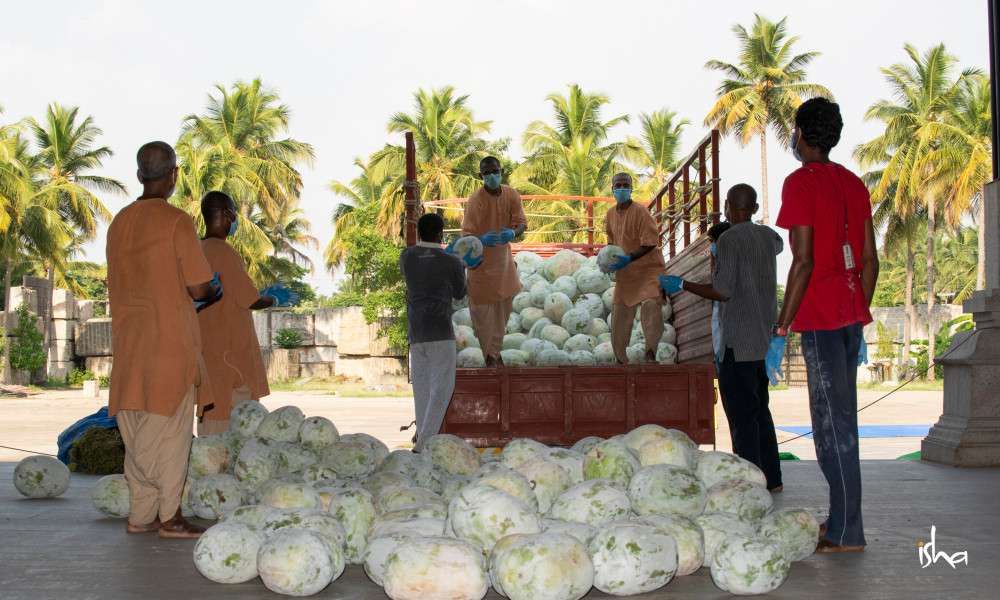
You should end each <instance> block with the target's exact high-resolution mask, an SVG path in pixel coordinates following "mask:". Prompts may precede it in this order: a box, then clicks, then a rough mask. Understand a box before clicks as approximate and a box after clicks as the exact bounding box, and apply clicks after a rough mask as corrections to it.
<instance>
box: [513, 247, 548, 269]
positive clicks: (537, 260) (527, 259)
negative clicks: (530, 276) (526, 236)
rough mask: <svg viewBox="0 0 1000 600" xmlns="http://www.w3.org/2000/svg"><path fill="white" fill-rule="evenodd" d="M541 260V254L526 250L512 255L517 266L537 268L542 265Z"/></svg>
mask: <svg viewBox="0 0 1000 600" xmlns="http://www.w3.org/2000/svg"><path fill="white" fill-rule="evenodd" d="M543 260H544V259H543V258H542V257H541V256H538V255H537V254H535V253H534V252H530V251H527V250H525V251H523V252H518V253H517V256H515V257H514V263H515V264H516V265H517V266H518V268H522V267H524V268H528V269H537V268H538V267H540V266H541V265H542V261H543Z"/></svg>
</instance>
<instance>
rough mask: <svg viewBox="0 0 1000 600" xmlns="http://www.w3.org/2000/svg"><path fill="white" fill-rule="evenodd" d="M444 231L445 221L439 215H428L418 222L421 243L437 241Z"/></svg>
mask: <svg viewBox="0 0 1000 600" xmlns="http://www.w3.org/2000/svg"><path fill="white" fill-rule="evenodd" d="M443 231H444V219H442V218H441V215H439V214H437V213H427V214H426V215H424V216H422V217H420V219H419V220H418V221H417V235H419V236H420V241H422V242H428V241H431V240H436V239H438V238H439V236H440V235H441V232H443Z"/></svg>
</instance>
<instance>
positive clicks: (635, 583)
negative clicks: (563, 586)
mask: <svg viewBox="0 0 1000 600" xmlns="http://www.w3.org/2000/svg"><path fill="white" fill-rule="evenodd" d="M588 550H589V551H590V558H591V560H592V561H593V562H594V587H596V588H597V589H599V590H601V591H602V592H604V593H606V594H612V595H614V596H632V595H635V594H644V593H646V592H651V591H653V590H657V589H659V588H661V587H663V586H665V585H667V583H669V582H670V580H671V579H673V577H674V574H675V573H676V572H677V543H676V542H675V541H674V539H673V538H672V537H670V536H669V535H667V534H665V533H662V532H661V531H659V530H658V529H656V528H655V527H653V526H651V525H644V524H641V523H635V522H632V523H612V524H610V525H607V526H606V527H603V528H601V529H599V530H598V532H597V534H596V535H594V537H593V539H591V540H590V546H589V548H588Z"/></svg>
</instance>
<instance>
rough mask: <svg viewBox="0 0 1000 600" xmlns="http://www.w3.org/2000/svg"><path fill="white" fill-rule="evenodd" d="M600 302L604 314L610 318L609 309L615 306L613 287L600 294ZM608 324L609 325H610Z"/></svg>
mask: <svg viewBox="0 0 1000 600" xmlns="http://www.w3.org/2000/svg"><path fill="white" fill-rule="evenodd" d="M601 301H602V302H604V312H605V313H606V314H607V315H608V317H609V318H610V316H611V308H612V307H613V306H614V305H615V286H613V285H612V286H611V287H609V288H608V289H606V290H604V293H603V294H601ZM608 324H609V325H610V323H608Z"/></svg>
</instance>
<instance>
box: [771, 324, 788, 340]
mask: <svg viewBox="0 0 1000 600" xmlns="http://www.w3.org/2000/svg"><path fill="white" fill-rule="evenodd" d="M771 335H777V336H780V337H788V328H787V327H782V326H780V325H778V324H777V323H775V324H774V327H772V328H771Z"/></svg>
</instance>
